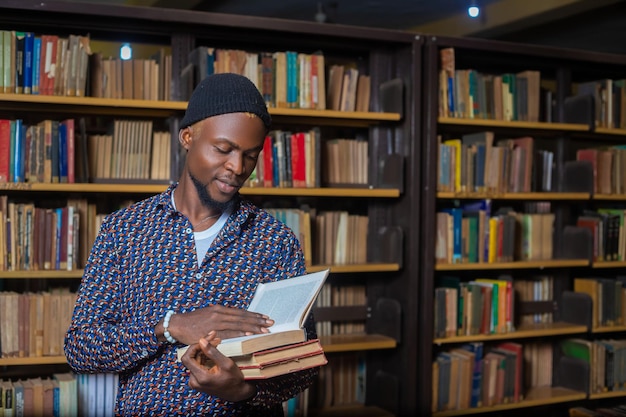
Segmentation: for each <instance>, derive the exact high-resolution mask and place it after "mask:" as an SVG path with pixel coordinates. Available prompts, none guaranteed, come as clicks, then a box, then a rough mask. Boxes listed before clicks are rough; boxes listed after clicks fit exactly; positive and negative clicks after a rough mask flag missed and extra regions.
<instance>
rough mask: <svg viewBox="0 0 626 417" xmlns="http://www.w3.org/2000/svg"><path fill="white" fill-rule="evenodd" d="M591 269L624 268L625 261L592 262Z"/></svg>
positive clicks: (625, 265)
mask: <svg viewBox="0 0 626 417" xmlns="http://www.w3.org/2000/svg"><path fill="white" fill-rule="evenodd" d="M591 267H592V268H596V269H604V268H624V267H626V261H603V262H592V263H591Z"/></svg>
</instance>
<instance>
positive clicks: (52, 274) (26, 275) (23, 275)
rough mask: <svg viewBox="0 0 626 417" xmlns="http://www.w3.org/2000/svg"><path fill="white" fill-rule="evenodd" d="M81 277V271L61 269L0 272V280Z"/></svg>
mask: <svg viewBox="0 0 626 417" xmlns="http://www.w3.org/2000/svg"><path fill="white" fill-rule="evenodd" d="M82 276H83V270H82V269H74V270H71V271H68V270H62V269H46V270H39V271H0V279H7V278H10V279H43V278H50V279H54V278H80V277H82Z"/></svg>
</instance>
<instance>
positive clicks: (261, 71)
mask: <svg viewBox="0 0 626 417" xmlns="http://www.w3.org/2000/svg"><path fill="white" fill-rule="evenodd" d="M224 72H234V73H237V74H240V75H245V76H246V77H248V78H249V79H250V80H251V81H252V82H253V83H254V84H255V85H256V86H257V88H258V89H259V91H260V92H261V94H262V95H263V97H264V98H265V101H266V103H267V105H268V106H269V107H287V108H303V109H318V110H324V109H326V69H325V63H324V54H323V53H321V52H317V53H313V54H306V53H302V52H296V51H276V52H260V53H256V52H249V51H245V50H240V49H224V48H213V47H208V46H204V45H203V46H198V47H196V48H195V49H193V50H192V51H191V52H190V53H189V57H188V65H186V66H185V67H184V68H183V69H182V71H181V84H182V86H183V90H184V97H183V99H188V98H189V95H190V93H191V91H192V90H193V88H194V86H196V85H197V84H198V83H200V81H202V80H203V79H204V78H205V77H206V76H208V75H211V74H215V73H224Z"/></svg>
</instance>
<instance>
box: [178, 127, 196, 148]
mask: <svg viewBox="0 0 626 417" xmlns="http://www.w3.org/2000/svg"><path fill="white" fill-rule="evenodd" d="M178 141H179V142H180V144H181V145H182V147H183V148H185V149H186V150H189V147H190V146H191V142H192V141H193V138H192V136H191V128H190V127H186V128H184V129H181V130H179V131H178Z"/></svg>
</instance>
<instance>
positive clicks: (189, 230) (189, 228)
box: [185, 227, 193, 233]
mask: <svg viewBox="0 0 626 417" xmlns="http://www.w3.org/2000/svg"><path fill="white" fill-rule="evenodd" d="M192 231H193V230H191V227H188V228H186V229H185V233H191V232H192Z"/></svg>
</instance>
